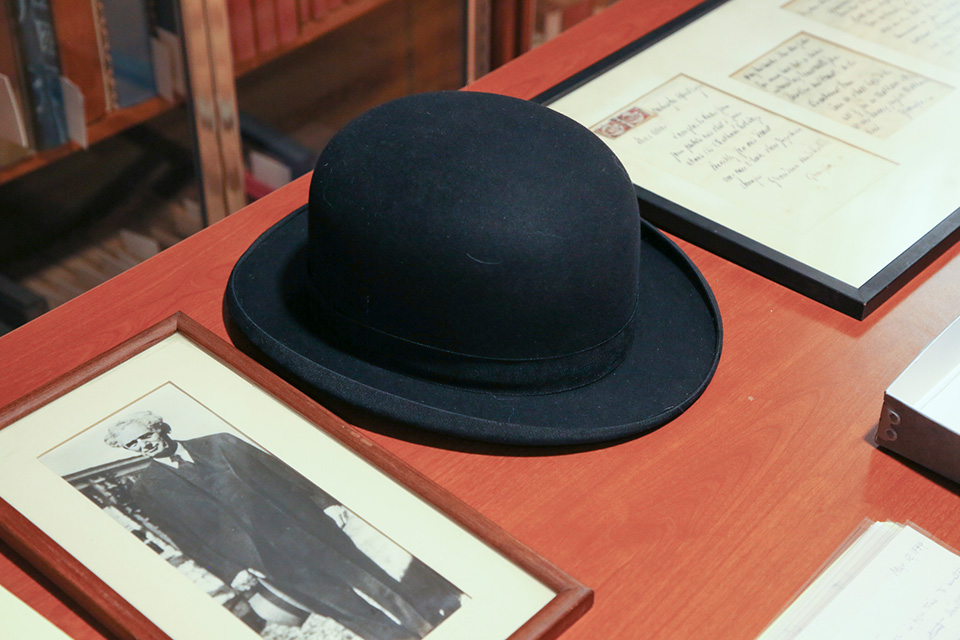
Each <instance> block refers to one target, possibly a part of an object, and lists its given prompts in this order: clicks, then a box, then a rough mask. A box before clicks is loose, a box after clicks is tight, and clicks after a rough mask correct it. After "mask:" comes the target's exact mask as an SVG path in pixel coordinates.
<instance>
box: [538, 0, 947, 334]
mask: <svg viewBox="0 0 960 640" xmlns="http://www.w3.org/2000/svg"><path fill="white" fill-rule="evenodd" d="M958 25H960V9H958V7H957V4H956V3H955V2H953V1H952V0H932V1H927V0H889V1H884V2H874V1H873V0H719V1H718V0H710V1H708V2H705V3H703V4H701V5H699V6H697V7H696V8H694V9H693V10H691V11H690V12H688V13H687V14H684V15H682V16H680V17H679V18H677V19H676V20H674V21H672V22H670V23H668V24H666V25H664V26H663V27H661V28H660V29H657V30H656V31H654V32H651V33H650V34H648V35H647V36H644V37H643V38H640V39H638V40H636V41H634V42H633V43H630V44H628V45H627V46H625V47H623V48H622V49H620V50H618V51H616V52H614V53H612V54H611V55H610V56H608V57H607V58H605V59H603V60H600V61H598V62H597V63H596V64H594V65H592V66H591V67H589V68H587V69H584V70H583V71H582V72H580V73H578V74H576V75H574V76H573V77H571V78H569V79H567V80H565V81H563V82H561V83H560V84H558V85H557V86H555V87H553V88H552V89H550V90H548V91H546V92H545V93H543V94H541V95H540V96H538V97H537V98H535V100H537V101H539V102H542V103H545V104H547V105H549V106H550V107H551V108H553V109H555V110H557V111H559V112H561V113H563V114H565V115H567V116H570V117H571V118H573V119H574V120H576V121H578V122H579V123H580V124H582V125H584V126H586V127H588V128H590V129H591V130H592V131H594V132H595V133H596V134H597V135H598V136H599V137H600V138H601V139H602V140H603V141H604V142H605V143H606V144H607V145H608V146H609V147H610V148H611V149H612V150H613V151H614V152H615V153H616V154H617V156H618V157H619V158H620V160H621V161H622V162H623V164H624V166H625V167H626V169H627V171H628V172H629V174H630V176H631V179H632V180H633V183H634V186H635V188H636V191H637V194H638V197H639V198H640V202H641V214H642V215H643V216H644V217H645V218H646V219H648V220H649V221H650V222H652V223H654V224H655V225H657V226H658V227H661V228H662V229H664V230H666V231H668V232H670V233H674V234H676V235H677V236H679V237H681V238H683V239H686V240H688V241H690V242H693V243H695V244H698V245H700V246H702V247H703V248H705V249H707V250H709V251H712V252H714V253H716V254H717V255H720V256H722V257H724V258H727V259H729V260H731V261H733V262H736V263H737V264H740V265H742V266H744V267H746V268H749V269H751V270H753V271H755V272H757V273H759V274H761V275H763V276H765V277H767V278H770V279H771V280H774V281H776V282H779V283H780V284H783V285H785V286H787V287H790V288H792V289H794V290H796V291H798V292H800V293H802V294H804V295H806V296H808V297H810V298H813V299H815V300H818V301H819V302H822V303H824V304H826V305H829V306H831V307H833V308H835V309H837V310H839V311H842V312H843V313H846V314H848V315H850V316H853V317H855V318H858V319H862V318H864V317H866V316H867V315H869V314H870V313H871V312H873V311H874V310H875V309H876V308H877V307H878V306H879V305H880V304H881V303H882V302H883V301H884V300H886V299H888V298H889V297H890V296H891V295H893V294H894V293H895V292H896V291H897V290H898V289H900V288H901V287H902V286H903V285H904V284H905V283H906V282H908V281H909V280H910V278H912V277H913V276H915V275H916V274H917V273H918V272H919V271H920V270H921V269H922V268H923V267H924V266H925V265H926V264H929V262H931V261H932V260H933V259H934V258H935V257H936V256H937V255H939V253H941V252H942V251H943V250H944V249H945V248H946V247H948V246H949V245H950V244H952V243H953V242H955V241H956V240H957V238H958V235H960V231H958V229H960V182H958V181H957V180H956V179H955V167H956V166H958V163H960V128H958V127H957V126H956V124H955V120H956V114H957V113H958V112H960V90H958V89H960V26H958Z"/></svg>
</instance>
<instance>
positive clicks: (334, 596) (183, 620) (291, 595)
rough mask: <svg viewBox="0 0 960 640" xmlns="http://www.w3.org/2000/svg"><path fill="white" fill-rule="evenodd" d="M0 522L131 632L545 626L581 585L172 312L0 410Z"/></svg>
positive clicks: (500, 634)
mask: <svg viewBox="0 0 960 640" xmlns="http://www.w3.org/2000/svg"><path fill="white" fill-rule="evenodd" d="M0 426H2V430H0V452H2V453H0V498H2V501H3V502H2V503H0V507H2V509H0V530H2V533H3V536H4V538H5V539H6V540H8V541H9V542H10V543H11V544H12V545H13V546H14V547H15V548H17V549H18V550H19V551H21V553H23V554H24V555H25V556H26V557H27V558H28V559H30V560H32V561H33V562H35V563H36V564H37V566H39V567H40V568H41V569H43V570H45V571H46V572H47V573H49V574H50V575H51V577H53V578H54V579H55V580H56V581H57V582H58V583H59V584H61V586H63V587H64V589H65V590H66V591H67V593H69V594H70V595H72V596H74V597H75V598H77V599H78V600H79V601H80V602H81V604H83V605H84V606H86V607H88V608H89V609H90V610H91V611H92V612H93V613H94V614H96V615H98V616H99V617H100V618H101V619H102V620H103V621H104V622H105V623H106V624H107V626H108V627H110V628H112V629H114V630H116V631H119V632H121V633H123V634H124V635H133V636H136V637H138V638H143V637H156V638H172V639H174V640H180V639H187V638H209V637H235V638H251V639H253V638H258V637H259V638H267V639H275V640H299V639H304V640H358V639H359V640H379V639H383V640H413V639H419V638H428V639H431V640H443V639H444V638H456V639H457V640H462V639H465V638H476V639H477V640H485V639H490V640H494V639H506V638H553V637H556V635H557V634H559V633H560V632H561V631H562V630H563V629H564V628H566V626H568V625H569V624H570V623H572V621H573V620H575V619H576V617H578V616H579V615H580V614H582V613H583V611H585V610H586V609H587V608H588V607H589V605H590V602H591V598H592V594H591V592H590V591H589V589H586V588H585V587H583V586H582V585H580V584H579V583H578V582H576V581H575V580H573V579H572V578H570V577H569V576H567V575H566V574H565V573H564V572H562V571H561V570H559V569H558V568H556V567H554V566H552V565H550V564H549V563H548V562H546V561H545V560H543V559H542V558H540V557H539V556H537V555H536V554H534V553H532V552H531V551H530V550H529V549H526V548H525V547H523V546H522V545H521V544H519V543H518V542H517V541H515V540H513V539H512V538H510V536H509V535H507V534H506V533H505V532H503V531H502V530H500V529H499V528H497V527H496V526H495V525H493V524H492V523H490V522H489V521H487V520H485V519H484V518H483V517H482V516H480V515H479V514H477V513H476V512H473V511H472V510H470V509H469V508H467V507H466V506H465V505H463V504H462V503H460V502H459V501H457V500H456V499H455V498H453V497H452V496H450V495H449V494H447V493H445V492H444V491H443V490H442V489H441V488H440V487H438V486H436V485H435V484H433V483H431V482H429V481H427V480H426V479H424V478H423V477H422V476H420V475H419V474H417V473H416V472H415V471H413V470H412V469H410V468H409V467H407V466H405V465H404V464H403V463H402V462H400V461H399V460H397V459H395V458H393V457H392V456H391V455H390V454H389V453H387V452H386V451H384V450H383V449H380V448H378V447H376V445H374V444H373V443H372V442H370V441H368V440H366V439H365V438H364V437H363V436H362V435H360V434H359V433H358V432H357V431H356V430H355V429H353V428H352V427H349V426H348V425H345V424H343V423H342V422H340V421H339V420H338V419H336V418H335V417H334V416H333V415H332V414H330V413H328V412H326V411H325V410H323V409H322V408H320V407H319V406H317V405H316V404H315V403H313V402H312V401H310V400H308V399H306V397H305V396H302V395H301V394H300V393H299V392H297V391H296V390H294V389H293V388H292V387H289V386H288V385H286V383H283V382H282V381H280V380H279V379H278V378H276V377H274V376H273V375H272V374H270V373H269V372H267V371H266V370H263V369H262V368H261V367H259V365H256V364H255V363H253V362H252V361H250V360H249V359H247V358H246V356H244V355H242V354H240V353H239V352H238V351H237V350H236V349H234V348H233V347H232V346H230V345H228V344H227V343H225V342H224V341H222V340H220V339H219V338H217V337H216V336H214V335H213V334H211V333H209V332H208V331H207V330H205V329H204V328H203V327H200V326H199V325H197V324H196V323H194V322H193V321H191V320H190V319H189V318H186V317H184V316H182V315H177V316H175V317H173V318H171V319H169V320H168V321H166V322H164V323H161V324H160V325H157V326H156V327H153V328H151V329H150V330H148V331H147V332H145V333H143V334H140V335H139V336H137V337H135V338H133V339H131V340H130V341H127V342H126V343H124V344H122V345H120V346H118V347H117V348H115V349H114V350H112V351H111V352H108V353H106V354H104V355H103V356H101V357H100V358H98V359H96V360H94V361H91V362H90V363H88V364H87V365H84V366H83V367H81V369H80V370H78V371H75V372H73V373H71V374H69V375H68V376H65V377H64V378H63V379H61V380H58V381H56V382H55V383H53V385H51V386H50V387H49V388H44V389H40V390H38V392H36V393H35V394H32V395H31V396H29V397H27V398H24V399H23V400H22V401H20V402H18V403H16V404H15V405H14V406H12V407H9V408H7V409H6V410H5V412H4V413H3V415H0Z"/></svg>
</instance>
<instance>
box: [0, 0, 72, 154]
mask: <svg viewBox="0 0 960 640" xmlns="http://www.w3.org/2000/svg"><path fill="white" fill-rule="evenodd" d="M13 5H14V6H13V11H14V13H13V16H12V18H13V23H14V25H15V38H14V39H15V40H16V42H17V45H18V47H19V49H18V53H19V60H20V70H21V72H22V73H23V77H24V82H25V84H26V86H27V88H28V90H27V94H26V96H25V98H26V99H25V103H26V104H27V105H28V106H29V108H30V113H31V115H32V119H33V144H34V146H35V147H36V148H37V149H41V150H42V149H50V148H53V147H58V146H60V145H62V144H64V143H65V142H66V141H67V140H68V131H67V116H66V112H65V110H64V106H63V89H62V87H61V84H60V56H59V53H58V50H57V36H56V30H55V27H54V23H53V14H52V12H51V10H50V5H49V4H48V3H46V2H16V3H13Z"/></svg>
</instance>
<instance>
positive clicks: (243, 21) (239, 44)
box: [227, 0, 257, 63]
mask: <svg viewBox="0 0 960 640" xmlns="http://www.w3.org/2000/svg"><path fill="white" fill-rule="evenodd" d="M227 19H228V20H229V22H230V49H231V51H232V52H233V61H234V63H237V62H245V61H247V60H253V59H254V58H256V57H257V36H256V32H255V29H254V26H253V2H252V0H227Z"/></svg>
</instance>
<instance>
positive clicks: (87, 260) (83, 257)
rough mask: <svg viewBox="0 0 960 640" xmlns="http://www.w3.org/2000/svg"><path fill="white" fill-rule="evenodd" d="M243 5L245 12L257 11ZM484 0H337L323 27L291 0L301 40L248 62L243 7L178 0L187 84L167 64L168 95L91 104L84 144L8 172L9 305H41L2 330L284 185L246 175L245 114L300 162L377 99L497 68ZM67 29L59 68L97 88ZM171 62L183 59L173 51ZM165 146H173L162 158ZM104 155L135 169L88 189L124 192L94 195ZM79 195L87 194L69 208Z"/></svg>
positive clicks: (2, 185) (3, 244)
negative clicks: (239, 34)
mask: <svg viewBox="0 0 960 640" xmlns="http://www.w3.org/2000/svg"><path fill="white" fill-rule="evenodd" d="M12 1H13V0H0V2H2V3H3V9H4V12H5V13H4V15H10V14H9V10H10V8H11V4H10V3H11V2H12ZM122 1H124V2H127V1H129V0H122ZM153 1H154V2H155V3H156V4H162V2H161V1H160V0H153ZM244 1H245V2H248V3H250V4H251V6H252V3H253V2H255V1H257V0H244ZM326 1H328V2H329V1H330V0H326ZM488 1H489V0H464V1H463V2H460V1H455V2H450V1H449V0H344V1H342V2H340V3H339V4H338V5H337V6H336V7H329V6H328V7H327V8H326V9H325V11H324V13H323V15H321V16H319V17H315V16H313V14H306V13H299V12H300V11H305V10H306V9H307V8H310V7H311V6H315V5H316V4H317V3H318V0H298V1H295V2H293V3H292V5H293V6H295V7H296V8H297V10H298V14H297V15H298V22H297V30H296V33H295V34H294V35H291V34H290V32H289V30H288V33H287V35H286V36H285V39H283V40H281V39H280V37H279V36H278V38H277V41H276V43H275V44H274V45H272V46H271V47H270V48H266V49H260V48H257V46H258V45H259V43H258V42H257V41H255V42H254V45H255V46H254V53H253V54H252V55H251V54H250V53H249V51H248V52H247V54H246V55H245V56H243V57H242V59H237V58H238V56H237V55H236V54H237V51H236V49H237V47H236V45H235V43H234V42H233V40H234V29H233V27H234V25H232V24H231V23H230V20H231V19H232V18H233V19H235V16H233V15H231V11H233V10H234V7H235V5H236V4H237V0H179V3H178V7H179V12H180V20H179V21H178V22H179V24H178V28H177V31H176V34H175V37H176V43H177V47H176V50H175V52H176V53H177V54H178V55H179V62H180V63H181V66H180V70H179V74H180V76H181V77H180V78H177V77H174V76H176V74H177V69H176V68H175V66H170V67H169V68H168V70H167V71H166V72H165V74H167V75H168V76H169V77H164V78H160V77H159V74H157V79H158V81H157V83H156V84H157V85H158V91H159V85H161V84H169V85H171V86H172V91H171V90H170V89H169V88H168V90H167V91H166V95H153V96H150V97H147V98H145V99H143V100H141V101H139V102H137V103H135V104H131V105H129V106H123V107H119V106H117V105H114V106H113V107H101V108H99V109H98V108H93V109H91V108H90V106H91V105H90V103H89V102H88V103H87V105H86V106H87V107H88V108H87V109H85V110H84V111H85V112H84V113H83V118H82V119H83V120H84V121H85V134H86V140H87V145H86V147H84V146H81V145H80V144H78V143H76V142H72V141H68V142H65V143H63V144H60V145H58V146H54V147H53V148H49V149H44V150H40V151H36V152H35V153H32V154H31V155H29V156H28V157H25V158H22V159H19V160H16V161H14V162H11V163H8V164H6V166H3V167H0V211H3V213H2V215H0V236H5V239H3V240H2V241H0V307H2V303H3V302H4V297H5V295H6V293H5V287H6V288H7V289H9V287H10V286H12V287H15V288H19V289H22V291H19V290H18V291H16V292H15V293H17V294H25V295H26V296H27V297H28V298H30V299H31V300H32V301H33V302H34V303H38V302H42V304H34V305H33V306H31V305H30V304H26V303H24V304H22V305H21V306H23V307H25V308H28V309H29V311H28V312H27V313H26V315H25V316H24V314H20V316H19V317H14V318H9V316H8V318H7V319H5V318H4V316H3V313H2V312H0V333H3V332H4V331H6V330H9V329H10V328H12V327H15V326H19V324H22V323H23V322H25V321H28V320H29V319H31V318H32V317H35V314H36V311H35V310H36V309H42V312H45V311H46V310H48V309H50V308H53V307H55V306H58V305H59V304H62V303H63V302H65V301H66V300H69V299H71V298H72V297H75V296H76V295H78V294H79V293H82V292H83V291H85V290H88V289H89V288H91V287H93V286H96V285H98V284H99V283H101V282H104V281H106V280H107V279H109V278H112V277H114V276H115V275H117V273H119V272H120V271H122V270H124V269H126V268H129V267H130V266H133V265H135V264H137V263H138V262H140V261H142V260H143V259H145V258H146V257H149V256H150V255H152V254H155V253H157V252H159V251H161V250H164V249H166V248H168V247H169V246H172V244H174V243H176V242H178V241H179V240H182V239H184V238H185V237H187V236H189V235H192V234H193V233H195V232H196V231H199V230H200V229H202V228H203V226H205V225H208V224H210V223H213V222H216V221H217V220H219V219H222V218H223V217H225V216H226V215H229V214H230V213H232V212H233V211H236V210H237V209H239V208H241V207H243V206H245V205H246V204H247V203H248V201H249V200H250V199H254V198H256V197H260V196H262V195H263V194H265V193H266V192H268V191H269V190H271V189H273V188H276V185H270V184H265V183H263V182H261V181H258V179H257V177H256V176H254V175H253V172H252V171H251V168H250V164H251V162H250V159H251V154H252V153H254V152H257V153H259V152H262V151H264V149H262V145H258V144H256V142H262V140H261V139H260V138H257V140H256V141H255V143H251V140H250V139H249V138H248V136H247V134H248V133H249V132H248V131H247V130H246V129H244V131H243V132H241V123H243V124H244V125H248V124H249V123H250V120H251V119H252V120H253V122H254V124H255V125H256V132H255V133H257V134H260V133H262V131H261V129H262V127H261V126H260V124H262V123H264V122H267V123H273V124H275V125H276V124H278V123H279V126H278V127H277V128H278V129H282V131H279V130H278V131H276V133H281V134H283V135H289V136H292V140H291V141H290V142H291V144H290V145H287V146H289V147H293V148H294V151H295V152H299V153H300V155H301V159H302V157H303V156H304V154H305V153H308V152H310V151H314V152H316V153H319V150H320V149H322V147H323V145H324V144H325V143H326V140H327V139H328V138H329V137H330V136H331V135H332V134H333V133H334V132H335V131H336V129H338V128H339V127H340V126H342V125H343V124H345V123H346V122H347V121H349V120H350V119H351V118H352V117H353V116H355V115H357V114H358V113H360V112H362V111H364V110H366V109H368V108H371V107H373V106H375V105H376V104H378V103H380V102H383V101H386V100H389V99H392V98H396V97H400V96H401V95H406V94H408V93H412V92H417V91H429V90H437V89H456V88H459V87H460V86H462V85H463V84H464V83H465V82H466V80H467V79H468V78H470V77H475V76H476V74H477V73H478V72H480V71H482V70H483V69H485V68H487V67H489V61H488V59H487V58H488V57H489V47H488V44H486V40H487V39H488V38H489V24H488V22H489V12H487V13H486V14H485V13H484V7H485V6H486V3H487V2H488ZM270 2H271V4H272V6H274V7H280V5H281V4H282V3H281V2H280V0H270ZM58 4H59V5H60V6H61V8H62V5H63V4H69V5H70V6H71V8H72V9H74V10H75V9H76V7H78V6H86V7H88V8H89V4H88V3H86V2H79V3H78V2H76V1H75V0H52V6H54V7H56V6H58ZM484 15H486V18H484ZM468 18H469V20H468ZM468 23H469V25H468ZM470 25H472V26H470ZM64 33H66V34H70V38H71V41H70V42H69V43H67V42H64V43H62V46H61V47H60V48H61V51H62V52H63V54H65V53H66V51H65V50H66V49H67V48H68V46H69V47H70V48H71V51H73V52H74V54H75V55H76V56H77V57H76V58H75V59H71V63H72V66H71V65H68V64H64V65H63V69H62V73H63V74H64V75H67V72H68V71H69V72H70V74H72V77H71V79H73V80H75V81H76V83H77V84H80V83H81V81H82V80H81V76H85V77H86V79H87V80H86V82H90V81H91V78H93V80H94V81H96V80H97V74H98V73H100V72H99V70H98V69H99V65H100V64H101V61H100V59H99V58H96V59H94V58H92V57H91V54H90V49H91V46H90V44H91V43H90V42H87V43H86V46H83V45H82V44H81V43H79V40H78V38H80V37H81V36H83V35H84V34H86V36H88V37H89V36H90V34H91V31H90V29H89V28H84V27H83V25H79V26H78V25H76V24H71V28H69V29H65V30H64ZM278 33H279V31H278ZM59 35H60V34H59V32H58V37H59ZM168 45H169V43H168ZM84 51H85V52H86V53H83V52H84ZM166 52H167V54H170V53H172V52H174V49H171V48H170V47H169V46H168V47H167V49H166ZM77 60H83V61H85V62H86V63H87V64H89V65H94V66H97V70H96V73H91V69H90V68H79V67H78V65H77ZM68 67H69V69H68ZM468 67H469V68H468ZM478 70H479V71H478ZM155 73H157V72H156V68H155ZM177 82H179V83H180V85H179V86H177ZM187 96H189V97H190V99H188V98H187ZM278 96H283V99H281V100H278V99H277V97H278ZM93 102H96V100H94V101H93ZM108 102H109V99H108ZM241 114H243V117H241ZM0 117H2V114H0ZM244 118H246V119H244ZM241 134H242V135H241ZM161 138H168V139H170V140H171V141H173V144H169V145H167V144H166V143H164V144H160V147H161V148H162V149H163V151H158V148H157V145H158V142H157V140H159V139H161ZM281 142H283V141H281ZM251 145H252V148H253V151H251ZM177 147H179V149H177ZM171 149H176V151H174V152H173V153H172V155H171V156H170V157H167V158H164V157H162V156H163V154H164V153H167V152H168V151H170V150H171ZM147 151H153V152H157V153H154V155H158V156H161V157H159V158H157V159H155V160H154V161H148V160H147V159H145V158H143V157H141V154H145V153H146V152H147ZM110 154H116V155H118V156H119V158H121V160H122V162H127V163H129V164H130V167H129V168H125V169H123V170H121V169H117V170H116V171H114V173H116V175H117V179H116V180H114V179H113V174H111V173H110V172H111V171H113V170H112V169H107V170H105V172H106V173H107V174H109V175H108V176H107V178H109V179H107V178H104V179H103V180H100V181H98V182H96V185H95V186H96V187H97V188H99V189H100V190H101V191H104V192H106V191H107V190H113V191H115V192H119V193H127V194H129V197H126V198H113V197H112V196H106V195H104V194H103V193H92V194H91V193H88V192H89V191H91V190H90V189H87V188H86V186H87V185H86V184H85V183H86V182H92V180H88V178H87V176H88V175H89V174H90V172H96V171H98V170H99V168H101V167H109V166H110V165H112V164H118V163H119V162H120V161H121V160H116V159H115V158H114V157H113V156H111V155H110ZM191 155H192V156H193V159H192V160H191ZM174 156H176V159H175V160H174V159H172V158H173V157H174ZM313 157H315V155H314V156H313ZM307 164H309V166H308V167H307V168H306V170H309V169H310V168H312V163H306V164H305V163H304V162H300V163H299V172H294V173H292V174H290V177H293V178H295V177H296V176H297V175H300V173H301V172H302V171H303V170H304V169H303V167H304V166H307ZM184 174H187V175H186V182H189V184H187V186H186V187H185V189H184V190H183V191H177V190H172V189H170V188H169V187H168V186H167V185H166V184H164V186H163V189H162V191H163V193H162V195H160V196H158V195H157V194H156V193H153V192H151V191H150V188H148V187H151V186H153V184H154V183H170V182H172V181H173V178H172V177H171V176H176V178H177V179H181V180H182V179H183V178H184ZM121 176H122V177H123V178H124V180H127V182H124V180H121V179H120V177H121ZM140 181H143V182H145V183H149V184H147V185H143V184H138V182H140ZM281 184H282V183H281ZM77 185H80V186H79V187H77ZM11 191H13V192H14V195H13V196H10V195H9V193H8V192H11ZM74 191H76V192H79V195H77V196H76V197H74V193H72V192H74ZM21 192H22V193H21ZM56 192H63V193H62V195H53V194H54V193H56ZM71 199H72V200H73V201H71ZM113 209H119V211H113ZM67 217H71V218H74V219H75V220H74V219H71V220H65V218H67ZM65 268H66V270H65ZM78 269H79V271H78ZM68 272H69V273H68ZM39 298H42V299H43V300H42V301H40V300H38V299H39ZM21 302H22V301H21ZM15 315H16V314H15Z"/></svg>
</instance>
